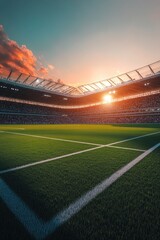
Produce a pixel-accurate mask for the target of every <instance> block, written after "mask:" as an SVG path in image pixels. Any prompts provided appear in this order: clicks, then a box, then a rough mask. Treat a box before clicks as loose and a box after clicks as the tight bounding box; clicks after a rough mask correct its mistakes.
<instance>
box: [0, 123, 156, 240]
mask: <svg viewBox="0 0 160 240" xmlns="http://www.w3.org/2000/svg"><path fill="white" fill-rule="evenodd" d="M19 128H25V130H21V129H19ZM1 130H2V131H14V132H20V133H27V134H35V135H40V136H49V137H58V138H64V139H72V140H77V141H89V142H93V143H103V144H107V143H111V142H116V141H120V140H123V139H126V138H131V137H134V136H139V135H143V134H148V133H152V132H157V131H160V125H146V126H142V125H140V126H139V125H135V126H129V125H120V126H118V125H113V126H112V125H43V126H42V125H22V126H20V125H17V126H16V125H2V126H1V127H0V131H1ZM159 136H160V135H153V136H150V137H146V138H143V139H139V140H136V141H135V140H134V141H130V142H126V143H123V144H118V145H117V146H125V147H132V148H136V147H137V148H140V149H147V148H149V147H151V146H153V145H154V144H156V143H158V142H160V137H159ZM0 139H1V140H0V141H1V145H0V152H1V158H0V169H4V168H7V167H14V166H17V165H22V164H25V163H28V162H34V161H39V160H42V159H46V158H50V157H54V156H58V155H63V154H67V153H70V152H75V151H79V150H83V149H87V148H90V147H93V146H89V145H82V144H76V143H68V142H57V141H54V140H53V141H52V140H47V139H38V138H30V137H28V136H18V135H11V134H7V133H0ZM140 154H141V153H140V152H134V151H126V150H120V149H113V148H103V149H99V150H95V151H91V152H88V153H83V154H80V155H77V156H72V157H69V158H66V159H60V160H58V161H54V162H50V163H46V164H42V165H39V166H34V167H31V168H28V169H23V170H20V171H17V172H14V173H8V174H5V175H3V176H1V177H2V178H3V179H5V181H6V182H7V183H8V184H9V186H11V188H12V189H13V190H14V191H15V192H16V193H17V194H18V195H19V196H20V197H21V198H22V199H23V200H24V201H25V202H26V203H27V205H28V206H30V208H31V209H33V211H34V212H36V214H38V216H41V217H42V218H43V219H45V220H46V219H49V218H51V217H52V216H53V215H54V214H56V213H57V212H58V211H60V210H62V209H63V208H65V207H66V206H68V205H69V204H70V203H71V202H73V201H75V200H76V199H77V198H78V197H80V196H81V195H82V194H83V193H85V192H86V191H88V190H89V189H91V188H92V187H94V186H95V185H96V184H98V183H99V182H101V181H102V180H104V179H105V178H106V177H108V176H110V175H111V174H112V173H114V172H115V171H116V170H117V169H119V168H120V167H122V166H123V165H125V164H127V163H128V162H129V161H131V160H132V159H134V158H135V157H136V156H138V155H140ZM159 155H160V152H159V151H158V150H157V151H156V152H155V153H153V154H151V156H149V157H147V158H146V159H144V160H143V161H142V163H140V164H138V165H137V166H135V167H134V168H133V169H132V170H130V171H129V172H128V173H127V174H125V176H123V177H122V178H121V179H119V180H118V181H117V182H116V183H115V184H113V186H111V187H110V188H109V189H107V190H106V191H105V192H104V193H102V194H100V195H99V196H98V197H97V198H96V199H95V200H93V202H91V203H90V204H89V205H87V206H86V207H85V208H84V209H83V210H82V211H81V212H80V213H78V214H77V215H76V216H74V217H73V218H72V219H71V220H70V221H69V222H67V223H66V224H64V226H62V227H60V228H59V229H58V230H57V231H56V233H54V234H53V235H52V236H50V237H48V239H71V240H72V239H74V240H76V239H77V240H80V239H159V238H158V236H159V235H158V234H159V232H158V231H156V230H157V229H158V228H159V222H158V213H159V211H160V209H159V207H158V205H160V204H159V203H160V197H159V195H158V194H157V192H156V191H157V190H158V183H160V179H159V177H157V175H158V173H159V168H158V165H157V164H158V162H157V161H158V156H159ZM151 162H152V164H151ZM143 164H145V166H144V165H143ZM141 176H142V177H141ZM135 179H136V181H135ZM137 179H138V181H137ZM146 179H147V181H146ZM156 179H157V183H156ZM155 183H156V184H155ZM153 185H154V186H155V185H156V186H157V187H156V188H153V189H152V186H153ZM143 190H144V191H143ZM150 192H152V194H150ZM143 193H144V195H143ZM147 193H148V194H149V197H148V198H147V200H146V201H145V197H144V196H146V195H147ZM141 203H143V209H142V204H141ZM155 208H156V209H157V211H158V213H156V212H155ZM0 209H1V213H2V214H1V217H0V233H1V239H13V236H14V239H32V238H31V237H30V235H28V233H27V232H26V231H25V229H24V228H23V227H22V226H21V224H20V223H19V222H18V221H17V220H16V218H15V217H14V216H13V215H12V214H11V212H10V211H9V210H8V209H7V208H6V206H5V204H4V203H3V202H2V201H1V200H0ZM154 216H155V218H154ZM146 228H147V229H149V230H148V232H147V231H146V232H145V229H146ZM154 231H156V232H155V233H154ZM66 235H67V237H68V238H66ZM147 237H150V238H147Z"/></svg>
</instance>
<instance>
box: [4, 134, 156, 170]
mask: <svg viewBox="0 0 160 240" xmlns="http://www.w3.org/2000/svg"><path fill="white" fill-rule="evenodd" d="M158 133H160V132H155V133H149V134H145V135H141V136H138V137H133V138H127V139H124V140H121V141H118V142H113V143H109V144H106V145H100V146H98V147H94V148H89V149H85V150H81V151H78V152H73V153H69V154H65V155H62V156H58V157H54V158H49V159H45V160H41V161H38V162H33V163H28V164H24V165H21V166H17V167H13V168H8V169H4V170H1V171H0V175H2V174H5V173H9V172H14V171H17V170H20V169H24V168H29V167H32V166H36V165H40V164H43V163H47V162H51V161H55V160H58V159H62V158H66V157H70V156H74V155H78V154H81V153H85V152H90V151H93V150H96V149H99V148H104V147H110V146H112V145H115V144H119V143H123V142H128V141H131V140H134V139H139V138H144V137H147V136H151V135H155V134H158Z"/></svg>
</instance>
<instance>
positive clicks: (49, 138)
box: [4, 131, 103, 146]
mask: <svg viewBox="0 0 160 240" xmlns="http://www.w3.org/2000/svg"><path fill="white" fill-rule="evenodd" d="M4 132H5V133H10V134H15V135H20V136H26V137H34V138H42V139H48V140H56V141H62V142H71V143H79V144H86V145H93V146H101V145H103V144H97V143H90V142H82V141H76V140H71V139H63V138H54V137H46V136H40V135H33V134H27V133H17V132H9V131H4Z"/></svg>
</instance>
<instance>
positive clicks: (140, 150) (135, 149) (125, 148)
mask: <svg viewBox="0 0 160 240" xmlns="http://www.w3.org/2000/svg"><path fill="white" fill-rule="evenodd" d="M108 147H109V148H118V149H124V150H131V151H137V152H145V151H146V150H144V149H139V148H128V147H119V146H108Z"/></svg>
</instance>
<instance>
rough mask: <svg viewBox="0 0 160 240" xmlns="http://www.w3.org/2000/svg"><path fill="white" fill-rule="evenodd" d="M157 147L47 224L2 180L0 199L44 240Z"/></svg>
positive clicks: (31, 231)
mask: <svg viewBox="0 0 160 240" xmlns="http://www.w3.org/2000/svg"><path fill="white" fill-rule="evenodd" d="M159 146H160V143H158V144H156V145H155V146H153V147H152V148H150V149H148V150H146V151H145V152H144V153H142V154H141V155H139V156H138V157H137V158H135V159H134V160H132V161H131V162H130V163H128V164H126V165H125V166H124V167H122V168H121V169H119V170H118V171H116V172H115V173H113V174H112V175H111V176H110V177H108V178H106V179H105V180H104V181H102V182H101V183H99V184H98V185H96V186H95V187H94V188H93V189H91V190H90V191H88V192H87V193H85V194H84V195H82V196H81V197H80V198H79V199H77V200H76V201H75V202H73V203H72V204H71V205H70V206H69V207H68V208H66V209H64V210H63V211H61V212H59V213H58V214H57V215H56V216H55V217H53V218H52V219H51V220H49V221H47V222H44V221H43V220H42V219H40V218H38V217H37V216H36V215H35V213H33V211H32V210H31V209H30V208H29V207H28V206H27V205H26V204H25V203H24V202H23V201H22V200H21V199H20V198H19V197H18V196H17V195H16V194H15V193H14V192H13V191H12V190H11V189H10V187H9V186H8V185H7V184H6V183H5V182H4V181H3V180H2V179H0V189H1V191H0V197H1V198H2V200H3V201H4V202H5V204H6V205H7V207H8V208H9V209H10V211H11V212H12V213H13V214H14V215H15V216H16V217H17V219H18V220H19V221H20V222H21V224H22V225H23V226H24V227H25V228H26V230H28V232H29V233H30V234H31V235H32V236H34V238H35V239H45V238H46V237H47V236H48V235H50V234H52V233H53V232H54V231H55V230H56V229H57V228H58V227H60V226H61V225H62V224H64V223H65V222H67V221H68V220H69V219H70V218H72V217H73V216H74V215H75V214H77V213H78V212H79V211H80V210H81V209H82V208H84V207H85V206H86V205H87V204H88V203H90V202H91V201H92V200H93V199H94V198H95V197H97V196H98V195H99V194H101V193H102V192H103V191H105V190H106V189H107V188H108V187H109V186H110V185H112V184H113V183H114V182H115V181H117V180H118V179H119V178H120V177H121V176H123V175H124V174H125V173H126V172H128V171H129V170H130V169H131V168H133V167H134V166H135V165H136V164H138V163H139V162H140V161H141V160H142V159H144V158H145V157H146V156H147V155H148V154H150V153H151V152H153V151H154V150H155V149H156V148H158V147H159Z"/></svg>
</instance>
